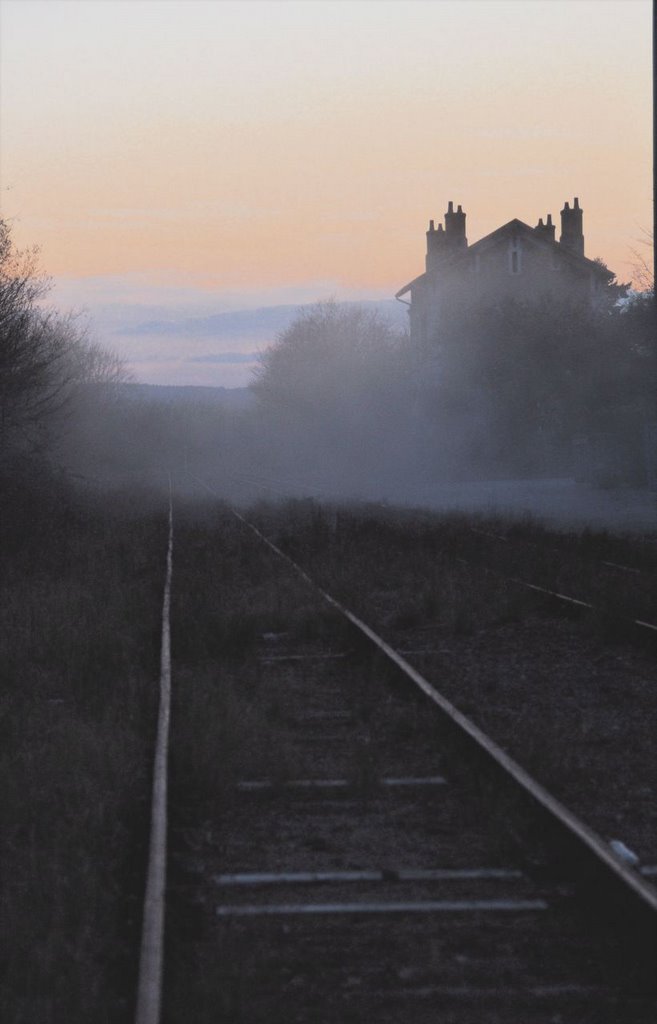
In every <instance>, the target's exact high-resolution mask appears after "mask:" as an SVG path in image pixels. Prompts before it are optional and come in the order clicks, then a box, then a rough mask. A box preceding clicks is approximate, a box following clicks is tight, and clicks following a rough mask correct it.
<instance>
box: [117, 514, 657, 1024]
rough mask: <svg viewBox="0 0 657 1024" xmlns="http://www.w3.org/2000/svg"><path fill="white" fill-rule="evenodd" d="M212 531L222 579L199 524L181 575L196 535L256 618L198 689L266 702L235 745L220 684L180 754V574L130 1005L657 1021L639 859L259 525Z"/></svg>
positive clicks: (317, 1014) (194, 1015) (185, 1013)
mask: <svg viewBox="0 0 657 1024" xmlns="http://www.w3.org/2000/svg"><path fill="white" fill-rule="evenodd" d="M230 518H232V521H233V525H232V527H230V526H229V525H228V521H229V519H230ZM221 529H222V531H223V533H225V534H226V535H227V536H226V538H225V539H224V540H223V541H222V543H223V544H224V545H227V549H230V550H231V551H232V552H233V553H234V554H233V557H234V559H236V562H235V564H233V566H232V568H231V569H230V570H229V574H230V576H231V580H232V583H231V584H230V585H227V586H228V590H227V595H228V596H226V595H224V596H223V598H221V597H220V596H219V590H218V589H216V588H217V582H216V580H215V579H214V576H217V575H220V574H222V572H227V570H226V568H225V567H224V566H222V565H221V564H217V565H216V566H214V567H212V568H210V567H209V565H208V557H207V554H208V553H207V552H204V553H203V554H199V550H198V549H199V546H200V547H202V541H201V540H200V539H199V534H198V531H197V532H196V533H195V531H194V529H193V528H190V529H187V531H185V529H184V528H183V530H182V534H183V539H182V540H179V541H177V550H180V561H181V566H182V568H181V570H180V572H181V573H182V574H183V577H184V573H185V566H186V564H189V565H190V567H193V566H194V557H195V556H194V544H196V549H197V550H196V557H197V559H198V564H203V565H204V567H205V569H206V571H207V578H208V581H211V582H212V587H214V588H215V590H212V589H210V590H208V592H207V593H205V595H204V596H205V599H206V600H207V599H212V598H213V596H214V599H215V600H216V601H217V603H218V604H221V603H222V601H223V602H224V605H225V602H226V600H228V599H229V596H230V594H231V593H235V594H237V593H238V592H239V593H242V594H244V592H245V590H247V591H248V589H249V587H252V588H253V589H252V593H253V595H255V596H254V597H253V600H254V602H255V603H256V604H257V608H255V609H252V615H253V621H254V623H257V624H258V631H257V632H255V633H252V634H251V636H250V639H249V642H248V643H246V642H245V643H244V644H243V645H242V648H241V649H240V650H239V652H238V654H236V653H235V652H233V655H232V656H231V657H232V660H231V659H229V660H230V665H231V666H232V667H230V668H229V669H227V668H226V666H225V665H218V666H215V667H214V669H213V670H212V671H213V672H215V674H216V682H215V683H214V684H213V687H214V688H210V690H209V691H208V692H209V693H210V694H212V693H215V694H216V695H217V697H219V696H220V695H221V700H223V701H224V705H223V706H224V708H228V709H229V710H230V709H231V708H232V711H231V714H232V715H233V716H234V719H235V722H236V724H237V725H238V727H239V728H241V729H242V730H243V727H244V721H245V720H246V719H248V718H249V715H253V714H255V715H256V723H255V726H254V729H253V733H252V735H250V736H249V734H248V731H247V732H245V733H243V735H244V736H245V737H246V739H245V740H244V742H242V743H240V744H238V747H239V749H238V750H237V751H236V750H235V749H234V748H233V749H232V750H231V751H227V745H228V743H227V741H228V739H229V737H228V734H227V733H226V732H225V731H224V728H223V726H222V724H221V722H218V721H217V720H216V719H215V715H216V714H217V712H216V709H215V708H214V707H212V706H211V705H208V704H207V694H206V704H204V705H203V710H204V711H205V714H204V715H201V717H200V718H197V719H195V720H194V721H193V723H192V724H193V725H194V726H195V729H194V730H193V736H192V739H191V742H190V737H189V735H188V736H187V744H188V748H189V752H188V755H187V762H186V764H187V768H185V759H184V757H181V756H179V755H177V753H176V750H177V747H176V744H177V743H180V745H181V746H183V745H184V742H185V726H184V724H182V725H179V726H178V727H177V726H176V704H175V702H176V701H177V703H178V709H179V715H180V716H181V717H182V718H184V716H185V710H184V709H185V705H186V704H187V702H188V700H189V694H188V691H187V690H186V689H185V680H184V679H183V681H182V683H181V687H180V690H181V692H179V694H178V696H177V697H176V696H175V695H176V665H175V655H176V626H175V622H176V601H175V588H174V604H173V608H174V620H173V628H174V643H173V650H174V716H173V734H172V745H173V781H172V793H173V795H172V801H171V811H170V814H171V832H170V834H169V842H168V846H169V863H170V881H169V888H168V893H167V902H168V905H167V939H166V957H165V961H164V987H163V990H162V987H161V984H160V974H161V961H160V963H159V965H158V963H157V958H156V960H155V966H153V960H152V959H151V960H150V966H149V967H146V968H144V963H145V959H144V953H142V972H143V971H144V970H145V971H146V975H145V976H146V978H147V979H148V980H147V981H146V982H142V984H141V985H140V993H142V992H145V991H147V990H148V992H149V993H150V994H149V995H148V996H146V997H144V998H143V999H142V997H141V995H140V1008H139V1011H138V1016H137V1018H136V1019H137V1024H155V1022H156V1021H158V1020H160V1019H161V1020H162V1021H165V1022H167V1024H168V1022H174V1021H183V1020H194V1021H199V1022H202V1021H205V1020H208V1021H210V1020H212V1021H222V1020H225V1021H231V1022H233V1021H235V1022H239V1021H249V1022H254V1024H255V1022H258V1021H265V1020H266V1021H268V1022H269V1024H272V1022H278V1021H281V1022H282V1021H286V1022H288V1021H313V1022H318V1024H320V1022H323V1021H326V1022H329V1021H330V1022H333V1021H340V1022H342V1021H353V1022H356V1021H363V1020H368V1019H373V1020H377V1021H382V1022H383V1021H391V1022H392V1021H402V1020H404V1021H409V1020H413V1021H414V1022H417V1024H423V1022H425V1021H426V1022H427V1024H428V1022H429V1021H432V1022H433V1021H438V1020H439V1021H441V1024H445V1022H447V1024H449V1022H453V1024H457V1022H458V1024H460V1022H465V1021H467V1022H469V1024H471V1022H477V1021H479V1020H481V1021H484V1020H485V1021H486V1022H489V1021H497V1022H499V1024H502V1022H506V1021H509V1022H510V1021H513V1022H514V1024H517V1022H518V1021H519V1020H522V1021H523V1022H524V1021H527V1022H532V1024H534V1022H535V1024H542V1022H546V1024H547V1022H548V1021H549V1022H556V1021H560V1022H561V1021H563V1022H564V1024H565V1022H567V1021H571V1020H572V1021H573V1022H575V1021H577V1022H578V1024H583V1022H586V1021H591V1022H593V1021H596V1022H598V1024H604V1022H606V1021H609V1022H611V1021H614V1024H617V1022H618V1020H620V1019H622V1020H623V1021H624V1022H627V1024H648V1021H652V1020H653V1019H654V1013H655V1004H654V1000H653V998H652V996H651V995H650V994H649V992H648V989H649V984H648V977H649V972H647V971H646V960H647V959H649V958H650V957H651V956H652V955H654V951H655V928H656V924H655V922H656V921H657V894H656V893H655V890H654V889H653V888H652V887H651V886H650V885H649V884H648V883H647V882H646V880H645V878H642V876H641V874H640V873H639V872H638V871H635V870H633V869H631V868H630V867H628V866H627V864H625V863H623V861H622V859H621V858H619V857H618V856H617V855H616V854H615V853H614V852H613V850H611V849H610V847H609V845H608V844H607V843H605V842H604V841H603V840H601V839H599V837H598V836H596V835H595V833H593V832H592V831H591V830H590V829H588V828H587V827H586V826H584V825H582V823H581V822H579V821H578V820H577V819H575V818H574V816H573V815H571V814H570V813H569V812H568V811H567V810H566V809H565V808H564V807H562V806H561V805H560V804H559V803H558V801H556V800H554V798H553V797H552V796H551V795H550V794H549V793H547V792H546V791H545V790H544V789H543V788H542V787H540V786H539V785H538V784H536V783H535V782H534V780H533V779H531V778H530V777H529V776H527V774H526V773H525V772H524V771H523V770H522V768H520V766H518V765H517V764H515V763H514V762H513V761H512V760H511V759H510V758H509V757H508V756H507V755H506V754H505V753H504V752H503V751H501V750H500V749H499V748H498V747H497V746H496V745H495V744H494V743H492V741H490V739H489V738H488V737H487V736H485V735H484V734H483V733H482V732H481V731H480V730H479V729H478V728H477V727H476V726H475V725H473V723H472V722H470V721H469V720H468V719H467V718H465V716H463V715H462V714H460V713H459V712H458V711H457V710H456V709H455V708H454V707H453V706H452V705H451V704H450V703H449V701H447V700H446V699H445V698H444V697H443V696H442V695H441V694H440V693H439V692H438V691H437V690H436V689H435V687H434V686H433V685H432V684H431V683H430V682H428V680H427V679H426V678H424V677H423V676H422V675H421V674H420V673H419V672H418V671H417V669H415V668H413V667H412V666H411V665H410V664H409V663H408V662H407V661H405V659H404V658H403V657H402V656H401V655H399V653H398V652H396V651H394V650H393V649H391V648H390V647H389V646H388V645H387V644H386V643H385V641H383V640H382V639H381V637H379V636H378V635H377V634H376V633H375V632H374V630H372V629H371V628H370V627H369V626H368V625H366V623H364V622H363V621H362V620H361V619H360V618H359V617H358V616H356V615H354V614H353V612H350V611H349V610H348V609H346V608H345V607H344V606H343V605H342V604H341V603H340V602H338V601H337V600H336V599H335V598H333V597H332V596H331V595H329V594H327V593H326V592H325V591H322V590H320V589H319V588H317V587H316V586H315V585H314V583H313V581H312V580H311V579H310V577H309V576H308V575H307V574H306V572H305V571H304V570H303V569H302V568H300V567H299V566H297V565H295V563H293V562H292V561H291V560H290V559H289V558H288V556H287V555H285V554H284V553H283V552H282V551H281V550H280V549H279V548H278V547H277V546H276V545H274V544H272V542H271V541H269V540H268V539H267V538H266V537H264V536H263V535H262V533H261V532H260V531H259V530H258V529H257V528H256V527H255V526H254V525H253V524H251V523H250V522H248V521H246V520H245V519H244V518H243V517H242V516H241V515H238V514H233V516H231V517H227V516H226V515H224V517H223V520H222V527H221ZM186 544H188V547H189V550H187V551H186V550H185V547H186ZM251 550H257V551H258V554H257V556H255V565H254V567H253V569H252V570H249V568H248V567H249V565H250V564H251V562H253V560H254V556H253V555H251V553H250V552H251ZM170 552H171V548H170V551H169V558H170V557H171V555H170ZM235 552H236V553H237V554H235ZM191 571H192V570H191V568H190V573H191ZM249 572H252V576H251V577H250V576H249ZM213 574H214V575H213ZM263 574H265V575H266V577H267V579H268V581H269V582H268V583H267V584H263ZM168 578H170V577H168ZM190 579H197V577H196V576H194V575H193V574H192V575H190ZM231 586H232V587H233V590H232V591H231ZM181 587H182V588H183V593H184V594H185V596H188V592H187V591H185V590H184V587H185V581H184V578H183V580H182V581H181ZM183 600H184V599H183ZM166 608H167V601H166V598H165V611H166ZM300 609H301V611H300ZM164 618H165V616H164V615H163V621H164ZM236 621H237V619H233V623H235V622H236ZM190 631H191V630H185V633H186V634H187V633H188V632H190ZM228 632H230V630H229V631H228ZM193 642H194V637H192V638H191V639H185V640H183V639H182V633H181V646H184V644H185V643H188V644H189V645H190V647H191V645H193ZM205 643H206V645H207V640H206V641H205ZM165 646H166V645H164V644H163V665H164V664H165V657H164V650H165ZM207 662H208V659H207V657H206V656H205V655H204V657H203V659H202V662H200V663H202V665H203V671H206V672H207V671H208V667H207ZM163 673H164V674H165V670H164V669H163ZM224 677H225V678H224ZM222 678H223V679H224V681H223V683H222V682H221V680H222ZM226 679H227V680H228V682H226ZM187 684H188V685H189V680H187ZM164 690H166V686H165V687H164ZM164 690H163V692H164ZM245 690H246V691H247V692H248V699H247V700H246V703H245V702H244V700H245V697H244V691H245ZM227 700H228V704H226V703H225V702H226V701H227ZM231 701H232V702H233V704H231ZM240 702H241V703H240ZM233 705H234V706H233ZM254 709H256V710H257V709H259V711H258V712H257V713H256V711H255V710H254ZM263 709H264V711H263ZM258 714H260V717H258ZM161 719H162V712H161ZM199 727H200V730H202V732H200V731H199ZM188 728H189V725H188ZM239 728H238V731H239ZM240 735H242V733H240ZM222 746H223V749H222ZM158 749H159V748H158ZM203 752H204V760H203V757H202V756H201V755H202V753H203ZM213 754H214V759H213ZM196 755H198V760H200V761H203V764H204V768H203V771H204V772H205V776H206V779H205V782H204V784H203V785H201V787H200V788H196V789H193V790H190V781H192V780H198V779H199V772H198V771H197V769H196V768H194V767H190V765H193V764H194V763H195V761H196V759H197V758H196ZM181 765H182V767H181ZM210 766H212V767H213V768H214V775H212V774H211V773H210ZM209 773H210V776H211V779H214V780H215V782H216V783H217V788H213V785H212V783H211V782H208V779H207V776H208V774H209ZM155 789H157V786H156V787H155ZM154 822H155V816H154ZM152 842H153V843H154V844H155V845H156V846H157V844H160V846H161V843H162V830H161V828H159V836H158V828H157V827H156V826H155V825H154V828H153V839H152ZM154 856H155V860H156V861H158V857H157V855H154V854H153V850H152V853H151V859H153V857H154ZM159 862H160V863H161V858H159ZM161 883H162V877H161V875H160V882H159V883H158V884H156V885H155V890H156V891H158V892H159V893H160V894H163V886H162V884H161ZM151 902H152V901H151ZM148 906H149V898H148V897H147V900H146V907H147V913H148ZM160 907H161V909H162V908H163V902H162V901H161V903H160ZM145 920H146V918H145ZM592 922H594V925H593V928H592ZM154 932H155V933H156V932H157V927H156V928H155V930H153V929H152V928H151V930H150V934H151V936H152V935H153V934H154ZM592 932H593V933H592ZM145 934H146V932H145ZM151 945H152V944H151V941H150V939H148V940H146V939H145V940H144V947H143V949H144V950H148V949H149V948H150V946H151ZM161 949H162V944H161V943H160V950H161ZM160 955H161V954H160ZM146 961H148V956H147V957H146ZM162 992H163V1002H162V1004H161V1003H160V999H161V994H162Z"/></svg>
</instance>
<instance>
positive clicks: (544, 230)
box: [534, 213, 555, 242]
mask: <svg viewBox="0 0 657 1024" xmlns="http://www.w3.org/2000/svg"><path fill="white" fill-rule="evenodd" d="M534 231H535V232H536V234H537V235H539V236H540V237H541V238H546V239H547V240H548V241H550V242H554V232H555V225H554V224H553V223H552V214H551V213H548V215H547V221H546V222H545V224H544V223H543V218H542V217H541V219H540V220H539V222H538V224H537V225H536V227H535V228H534Z"/></svg>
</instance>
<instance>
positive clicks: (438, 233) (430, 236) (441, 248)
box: [426, 220, 446, 271]
mask: <svg viewBox="0 0 657 1024" xmlns="http://www.w3.org/2000/svg"><path fill="white" fill-rule="evenodd" d="M445 241H446V238H445V232H444V231H443V226H442V224H439V225H438V230H436V226H435V222H434V221H432V220H430V221H429V230H428V231H427V258H426V268H427V271H431V270H434V269H435V268H436V267H437V265H438V263H439V262H440V258H441V256H442V254H443V253H444V252H445Z"/></svg>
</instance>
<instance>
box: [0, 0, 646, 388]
mask: <svg viewBox="0 0 657 1024" xmlns="http://www.w3.org/2000/svg"><path fill="white" fill-rule="evenodd" d="M651 117H652V114H651V5H650V2H649V0H563V2H562V0H401V2H400V0H287V2H280V0H264V2H260V0H237V2H233V0H45V2H44V0H0V152H1V155H0V215H1V216H2V217H4V218H6V219H8V220H9V221H10V222H11V224H12V227H13V233H14V238H15V241H16V242H17V244H19V245H20V246H21V247H24V246H31V245H38V246H39V247H40V249H41V262H42V265H43V267H44V269H45V270H46V271H47V272H48V273H49V274H50V275H52V277H53V282H54V290H53V292H52V298H53V301H55V302H56V303H57V304H59V305H61V306H62V307H73V308H75V309H86V310H87V311H88V317H89V320H90V326H91V329H92V331H93V332H94V333H95V336H96V337H98V339H99V340H100V341H102V342H103V343H105V344H107V345H108V346H109V347H112V348H114V349H115V350H117V351H119V353H120V354H121V355H122V356H123V357H124V358H125V359H126V360H127V362H128V363H129V364H130V366H131V367H132V369H133V370H134V371H135V372H136V373H137V375H138V377H139V378H140V379H142V380H144V381H152V382H157V383H183V384H184V383H197V384H200V383H209V384H225V385H227V386H236V385H241V384H244V383H246V382H247V381H248V377H249V373H250V367H251V364H250V362H249V361H248V360H246V359H245V358H244V355H245V353H246V354H248V353H249V352H251V351H255V347H254V346H255V344H256V343H255V340H254V338H250V337H249V335H248V331H247V333H246V335H244V336H240V337H237V336H236V337H235V338H234V339H230V338H228V339H223V338H222V339H221V345H222V346H223V352H235V353H236V354H237V355H238V356H239V357H240V358H239V360H237V361H236V362H235V363H232V364H231V363H230V362H229V361H221V360H220V359H219V360H216V359H215V360H214V361H210V362H208V363H206V364H205V365H204V364H203V363H202V362H199V361H198V359H199V355H202V354H203V352H205V351H207V353H208V354H209V355H214V356H217V355H219V356H221V355H222V350H221V347H218V343H215V341H214V340H213V339H212V337H208V338H206V339H205V340H203V341H199V340H198V339H197V340H196V341H195V342H194V344H195V346H196V347H195V348H194V351H193V352H192V351H191V350H190V349H189V340H188V338H187V339H186V337H185V335H184V332H183V333H180V332H178V330H177V326H176V324H177V322H178V320H180V319H183V318H186V319H189V318H190V317H191V318H193V317H196V316H198V317H204V316H205V317H207V316H208V315H210V314H213V313H214V314H217V313H223V312H226V311H231V310H240V309H255V308H258V307H263V306H276V305H283V304H295V303H302V302H309V301H314V300H315V299H322V298H326V297H328V296H334V297H336V298H338V299H363V298H367V299H383V298H389V297H391V296H392V295H394V293H395V292H396V291H397V290H398V288H399V287H400V286H401V285H403V284H405V283H406V282H407V281H409V280H410V279H412V278H413V277H414V276H416V275H417V274H418V273H420V272H421V271H422V270H423V261H424V252H425V238H424V232H425V231H426V228H427V225H428V221H429V219H430V218H434V219H437V220H438V219H440V218H441V217H442V215H443V213H444V211H445V209H446V208H447V202H448V201H449V200H453V201H454V202H455V203H461V204H462V205H463V208H464V209H465V211H466V213H467V234H468V238H469V240H470V241H471V242H472V241H476V240H477V239H478V238H480V237H482V236H483V235H485V234H487V233H488V232H490V231H492V230H494V229H495V228H496V227H499V226H500V225H501V224H503V223H505V222H506V221H508V220H510V219H512V218H513V217H518V218H520V219H521V220H524V221H526V222H527V223H529V224H535V223H536V222H537V220H538V218H539V217H541V216H542V217H545V215H546V214H547V213H549V212H551V213H552V215H553V218H554V219H555V220H556V221H557V223H558V213H559V210H560V209H561V207H562V206H563V204H564V201H565V200H571V201H572V199H573V197H574V196H576V195H577V196H578V197H579V199H580V203H581V205H582V207H583V209H584V234H585V239H586V254H587V255H588V256H591V257H601V258H602V259H604V260H605V261H606V262H607V263H608V265H609V266H610V267H611V268H612V269H613V270H615V271H616V272H617V273H618V276H619V277H620V278H621V279H622V280H628V279H630V278H631V277H632V263H633V262H634V261H635V257H634V255H633V251H634V250H638V251H639V252H640V253H641V254H642V255H643V256H645V258H646V259H649V258H650V255H651V254H650V248H649V246H646V245H645V237H646V233H647V232H649V231H650V229H651V226H652V178H651V175H652V139H651ZM163 319H164V320H168V321H169V331H168V334H166V335H165V333H164V332H161V337H160V338H159V340H158V338H157V337H154V334H153V332H152V331H151V333H150V334H149V335H148V342H146V341H145V340H144V334H143V332H141V333H140V331H139V330H136V331H134V330H133V328H135V327H136V328H139V327H140V325H141V324H142V323H143V322H152V321H160V320H163ZM131 332H132V333H131ZM188 333H189V332H188ZM199 346H200V348H199ZM204 346H205V347H204Z"/></svg>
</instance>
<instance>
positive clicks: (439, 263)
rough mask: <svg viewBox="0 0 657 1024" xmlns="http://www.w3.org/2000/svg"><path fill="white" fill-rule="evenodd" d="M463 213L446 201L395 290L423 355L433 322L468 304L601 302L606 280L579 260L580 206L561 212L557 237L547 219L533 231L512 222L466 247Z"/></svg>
mask: <svg viewBox="0 0 657 1024" xmlns="http://www.w3.org/2000/svg"><path fill="white" fill-rule="evenodd" d="M465 217H466V215H465V213H464V211H463V210H462V208H461V207H460V206H459V207H457V209H456V210H455V209H454V204H453V203H452V202H450V203H449V205H448V208H447V212H446V214H445V224H444V226H443V225H442V224H439V225H438V227H437V228H436V227H435V223H434V221H433V220H432V221H430V222H429V230H428V231H427V255H426V270H425V272H424V273H423V274H421V275H420V276H419V277H416V278H415V279H414V280H413V281H411V282H409V284H406V285H404V287H403V288H400V290H399V291H398V292H397V294H396V296H395V298H397V299H398V300H399V301H401V302H405V301H406V300H405V299H404V298H403V296H405V295H409V296H410V302H407V305H408V306H409V314H410V329H411V341H412V342H413V344H414V346H415V347H416V351H423V350H424V351H425V352H426V351H427V350H429V349H430V348H431V346H432V343H433V342H434V341H435V339H436V338H437V336H438V332H439V328H440V324H441V322H444V319H445V318H446V317H449V316H450V315H451V314H453V313H457V312H458V311H459V310H460V309H463V308H466V307H467V306H468V305H472V304H474V303H478V304H486V303H488V302H490V303H494V302H495V303H497V302H499V301H500V300H504V299H507V298H510V299H516V300H519V301H527V300H531V301H535V300H539V299H543V298H545V299H550V298H552V299H554V300H556V301H563V300H564V299H566V300H568V301H572V302H577V301H581V302H585V303H587V304H589V305H592V306H596V305H600V304H602V303H604V302H605V301H606V295H605V291H606V286H607V285H608V284H609V282H610V281H611V280H612V279H613V276H614V275H613V274H612V273H611V272H610V271H609V270H608V269H607V268H606V267H605V266H604V265H603V264H601V263H599V262H597V261H595V260H590V259H588V258H587V257H586V256H585V255H584V234H583V227H582V208H581V207H580V205H579V200H578V199H577V198H576V199H575V200H574V203H573V206H572V207H571V206H570V205H569V203H566V204H565V205H564V208H563V210H562V211H561V235H560V237H559V241H558V242H557V241H556V239H555V225H554V224H553V223H552V215H551V214H548V216H547V218H546V221H545V223H544V222H543V218H541V219H540V220H539V222H538V224H537V225H536V226H535V227H530V226H529V224H525V223H523V221H521V220H518V219H514V220H510V221H509V222H508V224H503V225H502V227H500V228H497V230H496V231H493V232H491V234H489V235H486V236H485V237H484V238H480V239H479V241H478V242H475V243H474V244H473V245H468V240H467V238H466V235H465Z"/></svg>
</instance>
